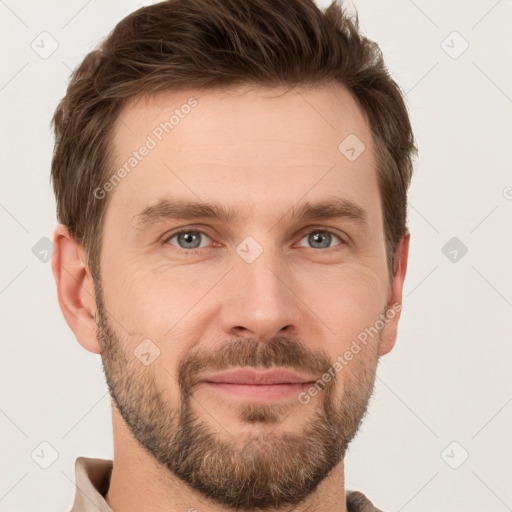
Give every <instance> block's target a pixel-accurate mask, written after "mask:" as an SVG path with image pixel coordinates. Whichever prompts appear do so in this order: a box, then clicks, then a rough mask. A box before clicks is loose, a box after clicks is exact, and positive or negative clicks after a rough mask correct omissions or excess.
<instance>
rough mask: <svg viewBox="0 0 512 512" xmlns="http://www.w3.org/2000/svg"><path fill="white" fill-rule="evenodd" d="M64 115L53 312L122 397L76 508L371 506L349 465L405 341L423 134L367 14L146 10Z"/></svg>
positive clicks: (288, 9) (244, 3) (215, 0)
mask: <svg viewBox="0 0 512 512" xmlns="http://www.w3.org/2000/svg"><path fill="white" fill-rule="evenodd" d="M54 126H55V133H56V147H55V152H54V158H53V162H52V179H53V185H54V190H55V193H56V197H57V210H58V211H57V214H58V219H59V222H60V224H59V226H58V227H57V229H56V230H55V234H54V243H55V245H56V247H57V251H56V254H55V256H54V259H53V264H52V265H53V267H52V268H53V272H54V275H55V279H56V283H57V289H58V297H59V303H60V306H61V309H62V312H63V314H64V317H65V319H66V321H67V323H68V325H69V326H70V328H71V329H72V330H73V332H74V334H75V336H76V338H77V339H78V341H79V343H80V344H81V345H82V346H83V347H84V348H85V349H87V350H89V351H90V352H93V353H97V354H101V357H102V362H103V367H104V371H105V376H106V380H107V384H108V387H109V390H110V394H111V396H112V406H113V407H112V419H113V431H114V460H113V462H112V461H108V460H103V459H90V458H86V457H79V458H78V459H77V461H76V479H77V493H76V497H75V502H74V506H73V511H97V510H101V511H107V510H113V511H122V512H134V511H141V510H144V511H152V512H153V511H155V512H156V511H164V510H165V511H169V510H172V511H178V510H182V511H189V512H192V511H198V512H201V511H209V512H221V511H222V512H223V511H228V510H255V509H258V510H264V511H268V510H273V511H275V510H279V511H285V510H286V511H291V510H294V511H306V510H308V511H309V510H314V511H327V512H345V511H364V512H368V511H375V510H378V509H377V508H375V507H374V506H373V505H372V503H371V502H370V500H369V499H368V498H366V497H365V496H364V494H362V493H360V492H350V491H346V490H345V486H344V465H343V459H344V455H345V452H346V449H347V446H348V444H349V442H350V440H351V439H352V438H353V437H354V435H355V433H356V431H357V429H358V426H359V424H360V422H361V419H362V418H363V416H364V414H365V411H366V408H367V404H368V400H369V398H370V396H371V393H372V390H373V385H374V379H375V372H376V367H377V364H378V360H379V357H380V356H382V355H384V354H386V353H387V352H389V351H390V350H391V349H392V347H393V345H394V343H395V341H396V336H397V328H398V321H399V318H400V310H401V300H402V288H403V283H404V279H405V274H406V268H407V256H408V247H409V238H410V235H409V232H408V229H407V227H406V208H407V189H408V187H409V183H410V179H411V174H412V157H413V155H414V153H415V151H416V148H415V146H414V139H413V134H412V130H411V126H410V122H409V118H408V115H407V110H406V107H405V105H404V102H403V99H402V96H401V93H400V89H399V88H398V86H397V85H396V84H395V82H394V81H393V80H392V79H391V78H390V76H389V74H388V73H387V71H386V68H385V67H384V64H383V62H382V56H381V54H380V52H379V49H378V47H377V45H375V43H373V42H371V41H369V40H367V39H366V38H364V37H363V36H362V35H361V34H360V33H359V31H358V24H357V20H356V21H352V20H351V19H349V18H348V17H347V16H346V14H345V13H344V12H343V11H342V9H341V8H340V6H339V5H337V4H332V5H331V6H330V7H329V8H327V9H326V10H325V11H320V10H319V9H318V7H317V6H316V5H315V4H314V3H313V2H312V1H311V0H286V1H284V0H282V1H276V0H250V1H249V0H236V1H235V0H174V1H167V2H162V3H158V4H155V5H152V6H148V7H144V8H141V9H139V10H137V11H135V12H134V13H132V14H131V15H129V16H128V17H127V18H125V19H124V20H122V21H121V22H120V23H119V24H118V25H117V26H116V28H115V29H114V31H113V32H112V33H111V34H110V35H109V36H108V38H107V39H106V40H105V41H104V42H103V43H102V44H101V46H100V47H99V49H97V50H95V51H93V52H92V53H90V54H89V55H87V57H86V58H85V59H84V61H83V63H82V64H81V65H80V66H79V68H78V69H77V70H76V71H75V73H74V75H73V76H72V78H71V82H70V85H69V88H68V91H67V93H66V96H65V97H64V98H63V100H62V101H61V103H60V104H59V106H58V108H57V111H56V113H55V116H54Z"/></svg>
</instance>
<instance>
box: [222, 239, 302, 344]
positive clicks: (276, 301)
mask: <svg viewBox="0 0 512 512" xmlns="http://www.w3.org/2000/svg"><path fill="white" fill-rule="evenodd" d="M233 267H234V268H233V270H232V272H230V279H229V282H228V283H226V286H228V287H229V290H226V297H227V300H226V302H225V303H224V305H223V308H224V310H223V320H222V323H223V327H224V330H226V331H228V332H232V331H233V329H237V330H240V329H242V328H243V329H245V330H248V331H250V333H249V335H251V336H254V337H257V338H260V339H268V338H271V337H272V336H275V335H276V334H278V333H279V331H280V330H281V329H283V328H284V327H288V326H296V324H297V321H298V315H299V313H300V311H299V309H298V307H297V303H296V297H295V296H294V294H293V292H292V291H291V289H290V288H291V287H292V283H291V281H292V279H293V277H292V275H291V272H290V271H289V267H288V265H287V264H286V262H285V261H283V260H282V259H281V257H280V256H279V254H278V252H277V251H276V250H274V249H272V248H270V247H264V246H263V245H261V244H259V243H258V242H257V241H256V240H255V239H254V238H252V237H248V238H246V239H245V240H244V241H243V242H242V243H241V244H239V246H238V247H237V248H236V254H235V257H234V259H233ZM289 287H290V288H289Z"/></svg>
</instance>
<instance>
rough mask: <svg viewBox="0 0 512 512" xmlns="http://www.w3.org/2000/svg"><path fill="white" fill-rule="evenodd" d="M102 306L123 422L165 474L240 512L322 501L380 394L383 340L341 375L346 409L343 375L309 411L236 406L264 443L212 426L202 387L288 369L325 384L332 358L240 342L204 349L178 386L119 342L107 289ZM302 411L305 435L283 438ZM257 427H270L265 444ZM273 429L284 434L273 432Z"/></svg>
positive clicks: (102, 331) (296, 347)
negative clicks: (171, 389) (167, 388)
mask: <svg viewBox="0 0 512 512" xmlns="http://www.w3.org/2000/svg"><path fill="white" fill-rule="evenodd" d="M96 297H97V307H98V339H99V341H100V343H101V347H102V351H101V356H102V362H103V371H104V373H105V377H106V381H107V385H108V388H109V391H110V395H111V397H112V399H113V401H114V403H115V405H116V406H117V408H118V410H119V412H120V414H121V416H122V418H123V419H124V421H125V423H126V425H127V426H128V428H129V430H130V431H131V433H132V435H133V437H134V439H136V440H137V442H138V443H139V444H140V445H141V446H142V447H143V448H144V449H145V450H146V451H147V452H148V453H149V454H150V455H152V456H153V457H154V458H155V459H156V460H157V461H158V462H159V464H160V465H161V466H162V467H163V468H166V469H167V470H168V471H169V472H171V473H172V474H173V475H174V476H176V477H178V478H179V479H180V480H181V481H183V482H184V483H185V484H186V485H188V486H190V487H191V488H193V489H195V490H196V491H197V492H198V493H200V494H201V495H203V496H204V497H206V498H208V499H209V500H211V501H212V502H215V503H216V504H219V505H223V506H225V507H228V508H231V509H234V510H253V509H256V508H258V509H267V508H281V507H284V506H293V505H297V504H299V503H301V502H303V501H304V500H305V499H306V498H307V497H308V496H309V495H311V494H312V493H314V492H315V490H316V489H317V487H318V485H319V484H320V483H321V482H322V480H324V479H325V478H326V477H327V476H328V474H329V473H330V472H331V470H332V469H333V468H334V467H335V466H337V465H338V464H339V463H340V462H341V461H342V460H343V458H344V456H345V452H346V450H347V447H348V445H349V443H350V441H351V440H352V439H353V437H354V436H355V434H356V432H357V430H358V428H359V425H360V423H361V420H362V418H363V417H364V415H365V413H366V410H367V405H368V402H369V399H370V397H371V395H372V393H373V387H374V382H375V372H376V367H377V363H378V355H377V354H378V346H379V343H380V337H379V340H377V341H378V342H377V343H375V344H373V345H372V344H368V345H367V346H366V347H365V351H367V355H366V358H363V357H361V355H359V356H358V357H354V359H353V360H352V361H351V362H350V363H349V365H348V366H347V367H344V368H343V369H342V370H341V374H342V375H341V376H342V379H341V381H342V382H341V386H342V388H343V390H342V391H343V392H342V397H341V399H340V398H338V399H336V398H335V396H336V391H337V390H336V383H337V382H338V381H339V378H338V376H337V375H336V373H334V377H332V380H330V382H328V383H327V384H325V383H323V384H324V386H325V387H324V389H323V390H321V391H319V393H318V396H317V397H316V399H312V400H311V402H310V403H309V404H308V405H304V404H303V403H300V402H299V401H297V403H296V404H294V405H290V403H289V402H286V403H279V402H278V403H251V402H247V403H243V404H240V405H237V406H236V409H235V410H236V413H237V415H238V417H239V421H240V422H241V423H242V424H244V426H246V425H254V432H255V434H254V435H252V436H245V437H243V436H234V435H233V434H231V433H228V436H226V435H225V433H226V432H227V431H226V430H225V428H224V427H223V426H222V425H221V424H219V423H218V422H216V421H211V418H212V417H213V416H211V415H209V414H208V410H207V407H208V405H206V406H205V405H204V404H201V403H200V402H199V401H198V400H197V399H196V398H195V396H194V390H195V387H196V385H197V383H198V377H200V375H201V374H202V373H203V372H205V371H211V370H221V371H222V370H226V369H228V368H230V367H231V366H240V367H242V368H243V367H259V368H262V367H264V368H271V367H286V368H288V369H291V370H295V371H299V372H300V371H301V370H303V371H304V372H307V373H310V374H313V375H318V376H319V378H320V377H321V376H322V375H324V374H325V373H326V372H328V370H329V368H332V363H331V362H330V360H329V358H328V357H327V354H326V353H324V352H312V351H310V350H308V349H306V348H305V347H304V345H303V344H301V343H298V342H297V341H296V340H294V339H292V338H289V337H285V336H283V337H276V338H274V339H272V340H270V341H268V342H264V343H261V342H257V341H255V340H251V339H247V338H243V339H236V340H234V341H227V342H225V343H223V344H221V345H220V348H218V349H216V350H214V351H212V352H210V353H205V349H204V348H201V351H200V352H193V351H191V352H190V353H189V354H188V355H187V356H186V357H184V358H183V359H182V360H181V361H180V363H179V366H178V371H177V376H176V377H174V376H173V375H172V373H171V372H169V371H168V370H167V369H166V368H165V367H163V366H161V365H159V364H158V363H157V364H155V363H153V364H152V365H150V366H144V365H143V364H142V363H141V362H140V361H139V360H138V359H137V358H136V357H135V355H134V353H133V348H134V347H133V340H130V339H128V337H127V336H125V337H124V338H123V337H122V336H120V334H119V332H117V331H116V330H115V329H114V328H113V326H112V324H110V322H109V320H108V318H107V316H108V313H107V312H106V311H105V308H104V306H103V300H102V295H101V286H98V287H97V294H96ZM379 336H380V332H379ZM160 346H161V347H162V346H164V343H163V342H162V343H161V344H160ZM127 347H131V349H128V348H127ZM157 361H158V360H157ZM159 366H160V373H161V375H159V380H160V382H170V383H173V382H177V384H178V389H179V393H180V406H179V408H178V409H177V410H174V409H173V408H172V407H170V405H169V404H170V402H169V399H168V398H167V399H166V398H165V396H168V392H167V393H163V392H162V389H161V385H160V387H159V384H158V382H157V376H158V375H157V368H158V367H159ZM349 371H350V372H349ZM164 372H166V374H164ZM332 374H333V372H332V370H331V373H330V375H331V376H332ZM317 382H318V381H317ZM338 392H340V391H338ZM209 403H211V402H209ZM226 407H227V406H226ZM297 407H303V408H304V414H303V415H302V418H304V417H308V420H307V421H306V422H305V424H304V427H303V428H302V430H301V432H300V433H290V432H286V431H282V432H276V429H278V427H279V425H280V424H281V423H282V422H283V421H284V420H285V419H286V417H287V415H289V414H291V413H292V412H296V411H295V409H296V408H297ZM230 410H233V409H232V408H231V407H230ZM201 415H202V416H203V418H202V417H201ZM208 418H210V421H208ZM258 425H260V426H261V425H265V428H264V429H261V432H260V433H259V434H257V432H258ZM269 425H270V426H272V425H275V428H274V429H273V430H272V431H269ZM263 431H264V432H265V433H264V434H263ZM219 433H220V434H221V435H219ZM226 437H227V438H228V439H227V440H226ZM229 437H230V438H229Z"/></svg>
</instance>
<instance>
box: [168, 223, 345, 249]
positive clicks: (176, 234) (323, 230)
mask: <svg viewBox="0 0 512 512" xmlns="http://www.w3.org/2000/svg"><path fill="white" fill-rule="evenodd" d="M182 233H200V234H202V235H205V236H207V237H208V238H210V240H211V237H209V236H208V234H207V233H205V232H204V231H201V230H199V229H194V228H189V229H181V230H180V231H176V232H175V233H171V234H170V235H166V236H165V237H164V240H163V242H164V243H166V244H168V243H169V240H171V239H172V238H174V237H176V236H178V235H181V234H182ZM311 233H329V234H330V235H334V236H335V237H336V238H338V239H339V240H340V242H341V243H340V244H338V245H335V246H334V247H327V248H325V249H318V250H321V251H324V252H326V251H328V250H329V249H336V248H337V247H340V246H343V245H347V242H346V241H345V240H344V239H343V238H342V237H341V236H340V235H338V234H337V233H336V232H335V231H332V230H330V229H325V228H313V229H310V230H309V231H306V232H305V234H304V235H303V236H302V237H301V240H302V239H304V238H305V237H306V236H308V235H310V234H311ZM169 245H172V244H169ZM173 247H174V248H176V249H178V250H181V251H183V252H186V253H188V254H197V253H198V252H199V251H202V250H203V249H208V247H198V248H196V249H184V248H183V247H178V246H175V245H173ZM310 249H315V248H314V247H310Z"/></svg>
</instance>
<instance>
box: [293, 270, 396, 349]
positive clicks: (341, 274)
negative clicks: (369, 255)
mask: <svg viewBox="0 0 512 512" xmlns="http://www.w3.org/2000/svg"><path fill="white" fill-rule="evenodd" d="M384 277H385V276H384ZM313 284H314V285H313ZM301 288H302V289H303V290H304V292H303V294H302V296H301V297H303V300H304V302H305V303H306V304H307V305H308V306H309V307H310V308H311V310H312V311H313V312H314V313H315V314H316V315H318V318H320V319H321V321H322V323H323V325H324V327H325V329H324V330H325V332H326V335H327V337H328V338H329V339H331V340H332V343H331V344H330V349H329V351H330V353H331V354H335V357H336V356H337V355H339V354H340V353H343V352H344V351H345V350H347V349H348V347H349V346H350V344H351V342H352V341H353V340H355V339H357V337H358V336H359V335H360V334H361V333H364V332H365V329H370V328H371V327H372V326H374V325H375V322H376V321H377V320H378V319H379V315H380V314H381V313H382V312H383V308H384V306H385V303H386V292H387V288H386V282H385V279H384V278H383V276H381V275H379V274H378V273H376V272H374V271H373V270H372V268H371V267H369V266H368V267H363V266H361V265H358V266H355V265H354V266H344V267H341V266H340V267H338V268H332V267H331V268H328V269H326V270H325V271H324V272H320V271H318V272H317V273H316V275H315V278H314V279H312V277H311V275H309V276H304V277H303V279H302V286H301ZM305 290H307V292H306V291H305ZM315 323H317V322H316V321H315ZM374 338H375V340H376V339H377V336H374ZM370 339H372V337H369V338H368V340H370Z"/></svg>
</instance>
